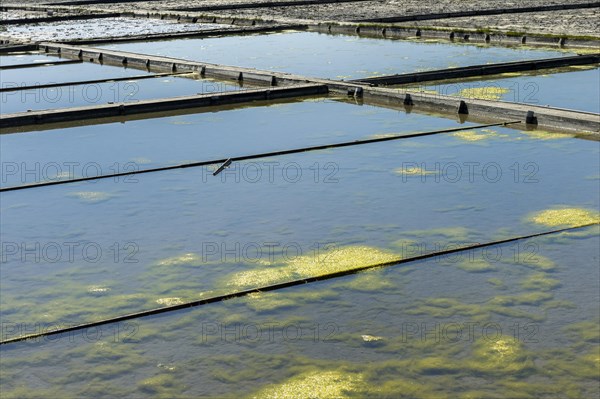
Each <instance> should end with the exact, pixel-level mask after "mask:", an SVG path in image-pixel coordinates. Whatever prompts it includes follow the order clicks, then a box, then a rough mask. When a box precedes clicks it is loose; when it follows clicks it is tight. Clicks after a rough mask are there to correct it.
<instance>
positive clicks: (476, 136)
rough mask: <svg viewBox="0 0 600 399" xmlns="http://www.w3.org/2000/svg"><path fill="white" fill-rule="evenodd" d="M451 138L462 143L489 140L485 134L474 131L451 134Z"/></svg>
mask: <svg viewBox="0 0 600 399" xmlns="http://www.w3.org/2000/svg"><path fill="white" fill-rule="evenodd" d="M452 137H456V138H459V139H461V140H464V141H481V140H485V139H487V138H489V137H488V135H487V134H481V133H477V132H476V131H474V130H466V131H464V132H456V133H452Z"/></svg>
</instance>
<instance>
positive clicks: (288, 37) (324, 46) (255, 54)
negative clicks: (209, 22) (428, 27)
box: [105, 32, 565, 80]
mask: <svg viewBox="0 0 600 399" xmlns="http://www.w3.org/2000/svg"><path fill="white" fill-rule="evenodd" d="M105 47H107V48H110V49H116V50H122V51H131V52H137V53H146V54H153V55H161V56H169V57H176V58H184V59H189V60H194V61H204V62H210V63H218V64H225V65H235V66H243V67H251V68H257V69H268V70H275V71H283V72H291V73H297V74H301V75H306V76H313V77H322V78H330V79H346V80H348V79H358V78H363V77H367V76H378V75H389V74H394V73H408V72H417V71H424V70H432V69H443V68H449V67H456V66H467V65H474V64H486V63H494V62H508V61H518V60H527V59H538V58H549V57H560V56H563V55H565V53H563V52H559V51H553V50H536V49H530V48H529V49H520V48H502V47H492V46H482V45H469V44H450V43H438V42H417V41H407V40H387V39H370V38H362V37H356V36H344V35H326V34H320V33H314V32H284V33H275V34H267V35H265V34H261V35H246V36H232V37H220V38H205V39H180V40H171V41H154V42H146V43H139V42H137V43H122V44H111V45H107V46H105Z"/></svg>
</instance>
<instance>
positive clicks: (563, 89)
mask: <svg viewBox="0 0 600 399" xmlns="http://www.w3.org/2000/svg"><path fill="white" fill-rule="evenodd" d="M406 87H414V88H416V89H418V90H424V91H427V92H435V93H439V94H442V95H451V96H460V97H466V98H480V99H489V100H502V101H510V102H518V103H525V104H533V105H541V106H551V107H557V108H566V109H573V110H579V111H587V112H595V113H600V96H599V95H598V87H600V68H597V67H595V66H579V67H571V68H567V69H563V70H561V71H560V73H555V71H548V72H546V73H542V74H537V75H526V74H520V73H507V74H504V75H502V76H500V77H496V78H493V79H485V78H482V79H481V80H473V79H470V80H469V81H466V82H449V83H444V82H440V83H435V84H424V85H420V86H406Z"/></svg>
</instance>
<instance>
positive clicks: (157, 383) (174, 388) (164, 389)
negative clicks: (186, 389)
mask: <svg viewBox="0 0 600 399" xmlns="http://www.w3.org/2000/svg"><path fill="white" fill-rule="evenodd" d="M139 389H140V390H141V391H142V392H144V393H147V394H153V395H163V396H165V397H168V395H173V396H171V397H174V396H179V395H180V394H181V384H179V383H178V382H177V379H176V378H175V376H174V375H173V374H170V373H165V374H159V375H157V376H154V377H150V378H147V379H145V380H142V381H141V382H140V383H139Z"/></svg>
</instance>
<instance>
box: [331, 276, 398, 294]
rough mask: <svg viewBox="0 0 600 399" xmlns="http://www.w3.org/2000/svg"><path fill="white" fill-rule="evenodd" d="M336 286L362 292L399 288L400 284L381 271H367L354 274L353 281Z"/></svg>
mask: <svg viewBox="0 0 600 399" xmlns="http://www.w3.org/2000/svg"><path fill="white" fill-rule="evenodd" d="M335 287H336V288H344V289H350V290H353V291H360V292H381V291H384V290H393V289H397V288H398V285H397V284H394V283H392V282H390V281H389V280H387V279H385V278H384V276H383V275H382V274H381V273H379V272H376V271H365V272H363V273H360V274H358V275H356V276H354V278H353V279H352V280H351V281H348V282H342V283H338V284H336V285H335Z"/></svg>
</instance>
